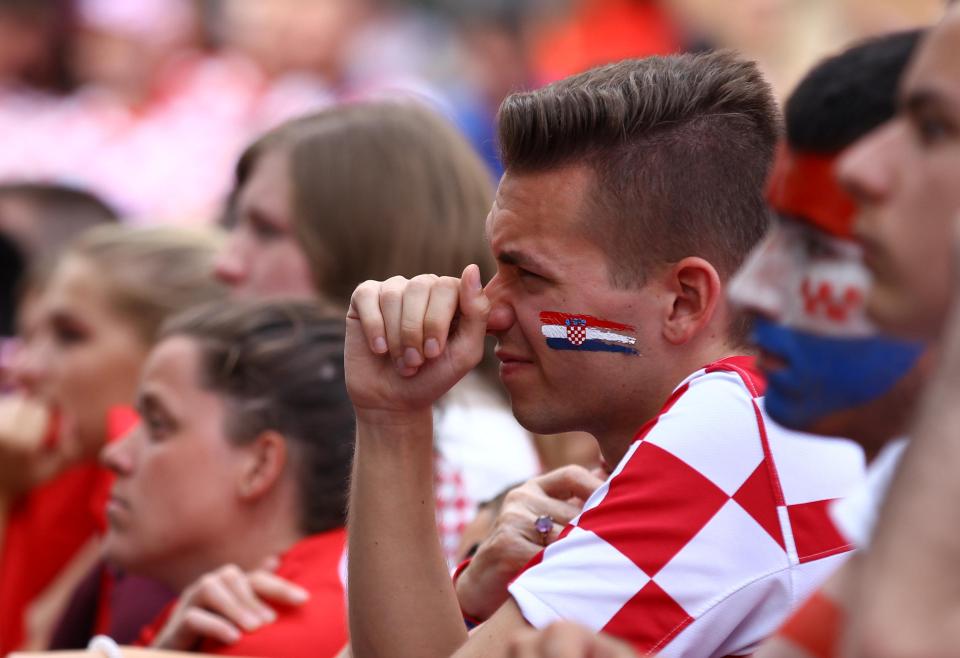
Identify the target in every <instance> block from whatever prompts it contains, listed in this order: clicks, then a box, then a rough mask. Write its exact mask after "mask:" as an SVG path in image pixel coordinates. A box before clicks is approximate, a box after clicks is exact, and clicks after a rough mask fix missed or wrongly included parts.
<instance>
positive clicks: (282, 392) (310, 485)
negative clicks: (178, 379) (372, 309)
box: [162, 301, 354, 534]
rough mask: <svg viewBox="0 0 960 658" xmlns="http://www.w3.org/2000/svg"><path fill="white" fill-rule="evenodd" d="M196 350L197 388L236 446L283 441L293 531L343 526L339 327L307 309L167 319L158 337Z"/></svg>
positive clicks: (222, 308) (344, 399)
mask: <svg viewBox="0 0 960 658" xmlns="http://www.w3.org/2000/svg"><path fill="white" fill-rule="evenodd" d="M173 336H184V337H187V338H189V339H191V340H193V341H195V342H196V344H197V346H198V347H199V350H200V372H199V380H200V384H201V386H203V387H204V388H206V389H207V390H209V391H212V392H214V393H216V394H219V395H221V396H222V397H223V400H224V402H225V416H226V417H225V427H224V433H225V434H226V436H227V438H228V440H230V441H232V442H234V443H236V444H246V443H250V442H252V441H253V440H255V439H256V438H257V436H259V435H260V434H261V433H262V432H265V431H268V430H273V431H276V432H278V433H279V434H281V435H282V436H283V437H284V439H285V440H286V442H287V446H288V449H289V454H290V457H289V459H288V462H287V467H288V468H290V469H292V470H291V474H292V475H293V477H295V478H296V482H297V488H298V491H299V496H298V498H299V510H298V511H299V514H300V520H301V521H300V526H301V530H302V531H303V532H304V533H306V534H314V533H318V532H323V531H326V530H330V529H333V528H340V527H343V526H344V525H345V523H346V508H347V490H348V486H347V481H348V477H349V475H350V466H351V463H352V458H353V445H354V416H353V406H352V404H351V403H350V398H349V396H348V395H347V388H346V383H345V380H344V372H343V341H344V325H343V319H342V318H339V317H336V318H334V317H330V316H328V315H326V314H325V313H324V312H322V311H321V310H320V308H319V307H318V306H315V305H313V304H310V303H309V302H294V301H259V302H256V301H254V302H250V301H247V302H240V301H225V302H219V303H215V304H212V305H208V306H203V307H199V308H195V309H192V310H191V311H188V312H186V313H185V314H183V315H181V316H178V317H176V318H174V319H173V320H171V321H170V322H169V323H168V324H167V325H166V326H165V327H164V329H163V331H162V338H170V337H173Z"/></svg>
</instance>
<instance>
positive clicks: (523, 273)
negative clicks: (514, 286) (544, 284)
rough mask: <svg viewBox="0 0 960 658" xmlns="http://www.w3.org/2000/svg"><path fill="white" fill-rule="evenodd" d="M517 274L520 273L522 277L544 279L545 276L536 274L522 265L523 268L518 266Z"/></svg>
mask: <svg viewBox="0 0 960 658" xmlns="http://www.w3.org/2000/svg"><path fill="white" fill-rule="evenodd" d="M517 275H518V276H519V277H520V278H521V279H542V278H543V277H542V276H540V275H539V274H535V273H533V272H531V271H530V270H525V269H523V268H522V267H521V268H517Z"/></svg>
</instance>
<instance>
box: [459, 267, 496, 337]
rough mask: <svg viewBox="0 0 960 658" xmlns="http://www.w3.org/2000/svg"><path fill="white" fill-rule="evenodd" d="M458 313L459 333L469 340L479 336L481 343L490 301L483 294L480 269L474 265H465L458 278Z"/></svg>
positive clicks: (485, 329) (485, 331)
mask: <svg viewBox="0 0 960 658" xmlns="http://www.w3.org/2000/svg"><path fill="white" fill-rule="evenodd" d="M460 313H461V316H460V325H459V331H460V333H461V334H462V335H464V336H466V337H469V338H475V337H477V336H479V338H480V341H481V342H482V341H483V336H484V335H486V333H487V316H488V315H490V300H489V299H488V298H487V296H486V295H485V294H484V293H483V282H482V281H481V280H480V268H479V267H478V266H476V265H474V264H471V265H467V267H466V269H464V270H463V275H462V276H461V277H460Z"/></svg>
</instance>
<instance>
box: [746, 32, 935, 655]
mask: <svg viewBox="0 0 960 658" xmlns="http://www.w3.org/2000/svg"><path fill="white" fill-rule="evenodd" d="M920 36H921V33H920V32H918V31H914V32H905V33H900V34H893V35H888V36H884V37H879V38H876V39H873V40H870V41H866V42H863V43H861V44H858V45H856V46H854V47H852V48H850V49H849V50H847V51H844V52H843V53H841V54H839V55H837V56H835V57H832V58H830V59H828V60H826V61H825V62H823V63H822V64H820V65H819V66H817V67H816V68H815V69H814V70H813V71H811V72H810V73H809V74H807V76H805V78H804V79H803V80H802V81H801V82H800V84H799V85H798V86H797V89H796V90H795V91H794V92H793V94H792V95H791V97H790V99H789V100H788V101H787V105H786V124H787V125H786V128H787V130H786V133H787V134H786V140H785V143H784V144H783V146H782V147H781V149H780V151H779V153H778V157H777V162H776V165H775V166H774V170H773V173H772V174H771V178H770V181H769V182H768V185H767V197H768V201H769V203H770V205H771V208H772V209H773V211H774V212H775V213H776V215H777V217H778V219H777V222H776V223H775V224H774V225H773V226H772V227H771V228H770V230H769V231H768V233H767V236H766V237H765V238H764V240H763V241H762V242H761V243H760V244H759V245H757V247H756V248H755V249H754V250H753V252H752V253H751V255H750V256H749V257H748V258H747V261H746V262H745V264H744V266H743V267H742V268H741V269H740V271H739V272H738V273H737V275H736V276H735V277H734V279H733V281H732V282H731V285H730V296H731V299H732V300H733V301H734V302H735V303H736V304H738V305H740V306H741V307H742V308H744V309H745V310H746V311H748V312H750V313H751V314H752V315H753V316H754V323H753V324H754V329H753V333H752V338H753V340H754V341H755V342H756V344H757V346H758V347H759V348H760V350H761V359H760V364H761V367H762V368H763V369H764V371H765V374H766V375H767V380H768V388H767V395H766V399H765V402H766V409H767V411H768V412H769V413H770V416H771V417H772V418H773V419H774V420H777V421H778V422H781V423H783V424H784V425H786V426H788V427H791V428H793V429H801V430H805V431H810V432H813V433H817V434H836V435H842V436H848V437H850V438H852V439H854V440H856V441H857V442H858V443H860V444H861V445H862V446H863V447H864V449H865V450H866V451H867V453H868V454H870V455H874V454H876V453H877V452H878V451H880V450H881V449H882V448H884V446H885V445H886V444H887V443H888V442H889V441H890V440H891V439H893V438H895V437H898V436H902V435H903V434H904V432H906V430H907V425H908V422H909V418H910V416H911V414H912V413H913V412H914V410H915V407H916V402H917V400H918V398H919V396H920V392H921V390H922V386H923V384H924V383H925V381H926V377H927V374H928V370H929V367H928V366H929V362H930V359H929V358H923V357H922V354H923V353H924V351H923V346H922V344H921V343H918V342H916V341H907V340H898V339H893V338H889V337H886V336H884V335H882V334H880V333H878V332H877V330H876V328H875V327H874V326H873V324H872V323H871V322H870V321H869V320H868V319H867V317H866V308H865V301H866V297H867V295H868V288H869V273H868V272H867V270H866V267H865V266H864V265H863V262H862V259H861V250H860V247H859V245H858V244H857V243H856V242H855V241H854V240H853V236H852V232H853V224H854V219H855V214H856V206H855V205H854V203H853V200H852V199H851V198H850V197H849V196H848V195H847V194H846V192H845V191H844V190H843V189H842V188H841V187H840V185H839V183H838V182H837V181H836V179H835V175H834V169H835V164H836V161H837V158H838V157H839V154H840V153H841V151H842V150H843V149H844V148H846V147H848V146H849V145H850V144H852V143H853V142H854V141H856V140H857V139H859V138H861V137H862V136H863V135H865V134H867V133H869V132H870V131H871V130H873V129H874V128H876V127H877V126H879V125H881V124H882V123H884V122H885V121H887V120H889V119H890V118H891V117H893V115H894V113H895V99H896V92H897V87H898V84H899V80H900V78H901V75H902V72H903V71H904V70H905V68H906V66H907V64H908V62H909V58H910V56H911V54H912V52H913V51H914V49H915V47H916V44H917V42H918V41H919V39H920ZM928 356H929V353H928ZM902 445H903V443H902V442H898V443H896V444H894V445H890V446H889V447H888V448H886V449H885V450H884V452H882V453H881V456H880V457H878V459H877V460H876V461H875V462H874V465H873V467H872V473H871V482H873V481H883V480H884V479H885V478H887V477H888V476H889V468H890V465H891V464H895V462H896V458H897V456H898V455H899V454H900V450H901V449H902ZM870 491H871V490H870V489H869V488H865V489H863V490H862V491H858V492H857V494H856V495H854V496H852V499H850V500H845V501H844V502H843V503H840V506H839V507H838V506H834V509H833V511H834V514H835V517H837V516H839V519H840V520H841V521H842V523H841V526H842V528H843V530H844V531H845V532H846V533H847V536H848V537H850V539H851V541H854V542H856V543H857V544H859V545H860V546H863V545H864V544H865V543H866V539H867V537H868V536H869V533H870V525H871V517H870V511H871V510H870V509H869V507H870V506H869V500H870V499H871V495H870ZM858 559H859V558H853V559H851V560H850V561H848V562H847V563H846V564H844V565H843V566H842V567H840V569H839V570H838V572H837V573H836V574H834V576H832V577H831V578H830V580H829V581H828V582H827V583H826V584H825V586H824V587H823V588H822V589H821V590H820V591H818V592H817V593H816V594H815V595H814V596H813V597H811V598H810V599H809V600H808V601H807V602H806V603H805V604H804V605H803V607H801V609H800V610H799V611H798V612H797V613H795V614H794V615H793V616H792V617H791V619H790V620H789V621H788V623H787V624H786V625H785V626H784V627H783V628H782V629H781V630H780V632H779V633H778V634H777V636H776V637H775V638H772V639H771V640H770V641H769V642H767V643H766V644H765V645H764V646H763V647H762V648H761V649H760V651H758V652H757V655H758V656H761V655H762V656H764V657H765V658H773V657H780V658H787V657H793V656H806V657H810V656H813V657H816V658H827V657H828V656H836V655H839V653H840V649H841V647H840V640H841V637H840V635H841V631H843V630H844V628H845V618H846V615H847V614H848V611H849V608H850V606H851V602H852V601H851V598H852V595H853V593H854V592H855V591H856V589H857V587H858V586H859V567H858V564H857V560H858Z"/></svg>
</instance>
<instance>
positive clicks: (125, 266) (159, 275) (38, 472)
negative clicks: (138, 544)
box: [0, 226, 222, 654]
mask: <svg viewBox="0 0 960 658" xmlns="http://www.w3.org/2000/svg"><path fill="white" fill-rule="evenodd" d="M216 247H217V242H216V240H215V239H214V237H213V236H211V235H209V234H199V233H192V232H185V231H180V230H172V229H130V228H123V227H119V226H107V227H102V228H97V229H93V230H92V231H90V232H89V233H86V234H84V235H83V236H82V237H81V238H80V239H79V240H78V241H77V242H75V243H74V244H73V245H72V246H71V247H69V248H68V249H67V251H66V252H65V253H64V255H63V256H62V258H61V259H60V261H59V262H58V263H57V265H56V266H55V267H54V268H53V270H52V272H51V273H50V275H49V277H48V278H47V280H46V281H45V282H43V283H42V284H41V285H40V287H39V288H38V289H36V290H35V291H34V292H33V293H32V294H31V295H30V296H29V297H28V299H27V300H26V301H25V304H26V313H25V315H24V317H25V320H24V326H23V338H24V345H23V347H22V349H21V350H20V352H19V353H18V354H17V355H16V358H15V363H14V366H13V371H14V377H15V379H16V382H17V385H18V390H17V392H16V395H18V396H21V397H22V398H25V399H27V400H29V401H30V403H32V405H33V406H34V407H35V408H40V409H42V414H41V415H42V419H41V420H40V421H39V422H37V423H36V426H37V430H36V433H37V434H40V435H42V440H41V441H40V443H41V445H39V447H38V448H37V450H36V454H35V455H34V459H33V463H36V464H43V465H44V466H43V467H41V468H37V469H33V470H31V469H25V472H24V473H21V474H20V475H21V476H22V477H21V481H20V482H18V487H19V489H20V490H21V493H20V494H19V495H18V496H17V497H16V498H15V499H14V500H13V501H12V503H11V505H10V508H9V512H8V518H7V521H6V527H5V533H4V537H3V543H2V545H0V609H2V610H3V615H2V616H0V654H6V653H7V652H9V651H11V650H14V649H17V648H20V647H31V648H36V647H42V646H45V645H46V644H47V642H48V641H49V638H50V635H51V633H52V626H53V623H54V620H56V619H57V617H58V616H59V613H60V612H61V611H62V610H63V606H64V603H65V601H66V599H67V598H68V597H69V595H70V592H71V591H72V589H73V586H74V585H76V583H77V581H78V580H80V578H81V577H82V576H83V575H84V573H85V572H86V571H87V570H88V569H89V568H90V567H91V566H92V565H93V563H94V562H95V561H96V558H97V550H96V544H97V536H98V533H99V532H100V530H101V529H102V526H103V519H102V505H99V506H98V505H97V501H98V500H100V499H101V498H102V497H103V496H104V495H105V489H106V487H107V486H109V481H108V480H106V479H105V476H106V471H105V470H104V469H103V468H102V467H101V466H100V465H99V464H98V462H97V458H98V454H99V452H100V450H101V448H102V447H103V445H104V443H105V441H106V439H107V436H108V434H109V433H110V428H109V424H110V422H109V419H110V417H111V416H110V411H111V409H113V408H115V407H117V406H129V405H130V404H132V402H133V397H134V392H135V389H136V383H137V377H138V376H139V371H140V367H141V365H142V363H143V360H144V358H145V357H146V355H147V353H148V351H149V349H150V347H151V345H152V343H153V341H154V338H155V336H156V333H157V330H158V328H159V326H160V324H161V323H162V322H163V321H164V319H165V318H166V317H167V316H168V315H170V314H171V313H173V312H176V311H179V310H182V309H185V308H187V307H189V306H192V305H194V304H196V303H198V302H202V301H207V300H210V299H214V298H217V297H220V296H222V288H221V286H220V285H218V284H216V283H215V282H213V281H211V280H210V277H209V271H210V268H211V263H212V260H213V256H214V253H215V251H216ZM113 418H114V422H115V424H117V425H118V426H123V425H126V424H127V422H125V419H124V418H123V417H122V416H116V415H115V416H114V417H113ZM98 508H99V509H98ZM99 622H100V623H101V624H108V623H109V620H108V619H107V618H106V616H105V615H101V616H100V618H99Z"/></svg>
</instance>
